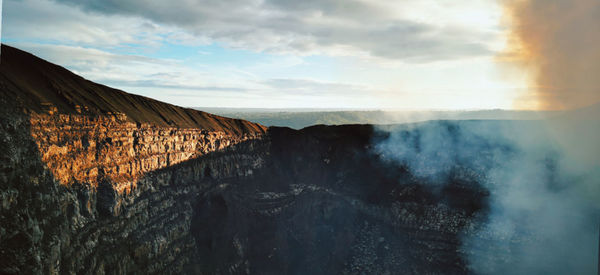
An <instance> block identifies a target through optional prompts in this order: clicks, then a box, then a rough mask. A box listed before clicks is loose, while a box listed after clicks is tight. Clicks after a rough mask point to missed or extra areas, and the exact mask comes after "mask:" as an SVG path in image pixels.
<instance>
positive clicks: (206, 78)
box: [2, 0, 539, 110]
mask: <svg viewBox="0 0 600 275" xmlns="http://www.w3.org/2000/svg"><path fill="white" fill-rule="evenodd" d="M2 12H3V16H2V42H3V43H6V44H9V45H12V46H15V47H17V48H20V49H23V50H26V51H29V52H31V53H33V54H35V55H37V56H39V57H42V58H44V59H47V60H49V61H51V62H54V63H57V64H59V65H62V66H64V67H66V68H68V69H70V70H72V71H73V72H75V73H77V74H80V75H82V76H83V77H85V78H88V79H90V80H92V81H95V82H99V83H102V84H105V85H109V86H112V87H116V88H119V89H122V90H125V91H127V92H131V93H135V94H140V95H144V96H148V97H152V98H155V99H158V100H162V101H166V102H169V103H173V104H176V105H180V106H186V107H200V106H203V107H256V108H354V109H407V110H421V109H436V110H439V109H461V110H464V109H495V108H501V109H514V108H518V109H536V108H538V107H539V104H537V102H536V100H537V99H536V97H534V96H531V89H532V85H531V84H529V83H530V81H528V79H529V78H531V76H529V74H528V73H527V72H526V71H519V70H516V71H515V70H506V69H505V68H504V66H503V64H502V63H503V62H505V61H503V60H502V59H501V58H498V56H499V54H500V53H502V52H503V51H504V50H505V49H506V47H507V43H508V41H509V39H508V37H509V35H508V34H507V33H508V30H507V27H506V26H504V25H503V18H504V15H503V9H502V6H501V5H500V3H498V2H497V1H496V0H476V1H473V0H437V1H434V0H403V1H387V0H369V1H360V0H304V1H295V0H248V1H242V0H207V1H194V0H170V1H164V0H151V1H141V0H139V1H138V0H127V1H123V0H104V1H94V0H4V1H3V10H2Z"/></svg>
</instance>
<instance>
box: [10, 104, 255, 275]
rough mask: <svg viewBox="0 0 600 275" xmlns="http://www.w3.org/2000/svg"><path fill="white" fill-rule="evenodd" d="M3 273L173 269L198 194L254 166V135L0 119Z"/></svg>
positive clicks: (75, 120)
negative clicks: (2, 154) (2, 153)
mask: <svg viewBox="0 0 600 275" xmlns="http://www.w3.org/2000/svg"><path fill="white" fill-rule="evenodd" d="M1 133H2V144H1V146H2V150H3V152H6V154H5V155H4V156H3V159H2V166H3V167H2V192H1V194H2V212H1V213H2V214H1V216H0V220H2V223H1V224H2V225H0V233H1V238H0V243H1V244H2V245H1V250H0V253H1V254H2V255H1V258H2V259H3V260H2V263H1V264H0V266H1V267H2V272H5V273H81V272H90V273H99V274H101V273H105V272H107V273H124V272H136V271H137V272H140V273H145V272H151V273H154V272H157V273H164V272H177V271H181V270H182V269H183V266H185V265H186V264H187V263H189V262H190V261H194V260H195V259H196V258H197V257H196V256H195V255H196V253H197V252H196V249H195V245H194V239H193V236H192V235H191V234H190V233H189V232H190V230H189V228H190V225H191V221H192V217H193V214H194V211H193V209H194V206H195V204H196V201H197V200H198V199H199V197H200V194H201V193H203V192H207V190H211V189H212V188H215V186H216V185H218V184H221V181H223V180H226V179H230V178H237V177H247V176H251V174H252V171H254V170H255V169H258V168H260V166H261V165H262V162H261V160H262V159H263V158H264V151H265V150H259V148H262V147H264V144H263V142H262V141H261V136H260V135H253V136H250V135H248V136H232V135H225V134H224V133H222V132H208V131H206V130H199V129H173V128H165V127H162V128H161V127H151V126H150V125H146V124H141V125H137V124H135V123H129V122H124V121H120V120H119V119H118V118H115V117H83V116H72V115H71V116H67V115H52V116H49V115H42V116H39V115H36V116H32V117H26V116H19V115H14V114H13V115H9V114H7V116H5V117H3V120H2V131H1Z"/></svg>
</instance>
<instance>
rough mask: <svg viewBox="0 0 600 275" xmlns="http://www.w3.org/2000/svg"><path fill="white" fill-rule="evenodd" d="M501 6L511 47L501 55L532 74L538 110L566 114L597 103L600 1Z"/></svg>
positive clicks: (518, 1) (520, 1)
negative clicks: (570, 109)
mask: <svg viewBox="0 0 600 275" xmlns="http://www.w3.org/2000/svg"><path fill="white" fill-rule="evenodd" d="M504 3H505V4H504V8H505V11H506V16H507V23H508V25H509V26H510V36H509V41H510V43H509V44H510V46H509V48H508V50H507V52H504V53H503V54H502V56H503V57H507V56H508V57H509V58H510V60H511V61H513V62H510V63H511V64H513V65H514V64H517V65H519V66H524V67H525V68H526V69H527V70H528V71H530V72H531V73H532V78H533V79H532V82H534V83H532V84H533V87H535V91H534V95H535V96H536V98H537V102H538V106H537V107H538V108H539V109H568V108H576V107H582V106H585V105H589V104H592V103H595V102H598V101H600V88H599V87H600V78H599V77H598V76H600V51H599V50H598V48H597V45H600V1H597V0H577V1H571V0H506V1H504ZM517 105H519V104H517Z"/></svg>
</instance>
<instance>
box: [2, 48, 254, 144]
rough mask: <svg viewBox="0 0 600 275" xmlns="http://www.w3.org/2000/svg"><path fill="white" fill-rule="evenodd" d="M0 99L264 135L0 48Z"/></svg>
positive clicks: (36, 107)
mask: <svg viewBox="0 0 600 275" xmlns="http://www.w3.org/2000/svg"><path fill="white" fill-rule="evenodd" d="M1 59H2V60H1V65H0V85H1V86H0V88H1V89H0V90H1V91H2V92H1V93H2V97H3V98H5V99H6V100H9V102H10V101H13V100H14V101H13V103H16V104H17V105H18V106H20V107H22V108H24V109H25V110H26V111H33V112H45V111H48V110H49V109H53V107H55V108H56V110H57V111H58V112H59V113H79V112H81V113H84V114H91V115H102V114H108V113H124V114H126V115H127V118H128V120H130V121H133V122H148V123H152V124H155V125H157V126H170V127H182V128H201V129H207V130H221V131H224V132H227V133H230V134H242V133H254V132H261V133H262V132H264V131H265V127H263V126H262V125H259V124H255V123H251V122H247V121H244V120H240V119H230V118H225V117H221V116H216V115H212V114H209V113H205V112H202V111H197V110H192V109H188V108H182V107H178V106H174V105H171V104H168V103H164V102H160V101H157V100H154V99H151V98H147V97H143V96H138V95H133V94H129V93H126V92H124V91H121V90H117V89H113V88H110V87H107V86H104V85H100V84H97V83H94V82H92V81H89V80H86V79H84V78H83V77H80V76H78V75H76V74H74V73H72V72H70V71H69V70H67V69H65V68H63V67H61V66H58V65H55V64H52V63H50V62H47V61H45V60H43V59H40V58H38V57H35V56H33V55H31V54H29V53H27V52H24V51H21V50H19V49H16V48H13V47H10V46H7V45H2V54H1Z"/></svg>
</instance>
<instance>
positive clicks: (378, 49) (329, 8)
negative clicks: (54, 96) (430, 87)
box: [57, 0, 492, 63]
mask: <svg viewBox="0 0 600 275" xmlns="http://www.w3.org/2000/svg"><path fill="white" fill-rule="evenodd" d="M57 1H58V2H60V3H65V4H68V5H70V6H72V7H78V8H81V9H83V10H85V11H88V12H90V13H91V14H94V15H95V16H99V15H104V16H118V17H128V18H130V17H132V18H143V19H145V20H148V21H150V22H152V23H155V24H158V25H161V26H169V27H176V28H178V29H181V30H185V31H187V32H189V33H191V34H193V36H195V37H197V38H201V39H208V40H210V41H215V42H219V43H222V44H224V45H227V46H228V47H232V48H243V49H249V50H254V51H260V52H269V53H293V54H300V55H306V54H329V55H368V56H374V57H378V58H383V59H394V60H403V61H408V62H418V63H422V62H430V61H438V60H451V59H460V58H468V57H475V56H484V55H490V53H491V50H490V49H489V45H488V44H487V42H488V41H489V37H490V36H491V35H492V34H490V33H488V32H486V31H468V30H467V28H461V27H460V26H453V25H439V24H438V25H436V24H428V23H423V22H419V21H417V20H413V19H410V20H409V19H406V18H402V16H399V14H400V13H397V12H395V11H394V10H393V9H389V7H388V6H386V5H385V4H382V3H379V2H377V1H373V2H367V1H357V0H348V1H341V0H311V1H241V0H227V1H202V2H196V1H188V0H174V1H158V0H154V1H135V0H131V1H116V0H112V1H95V0H85V1H80V0H77V1H75V0H57ZM409 2H412V1H409ZM421 21H424V20H421Z"/></svg>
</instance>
